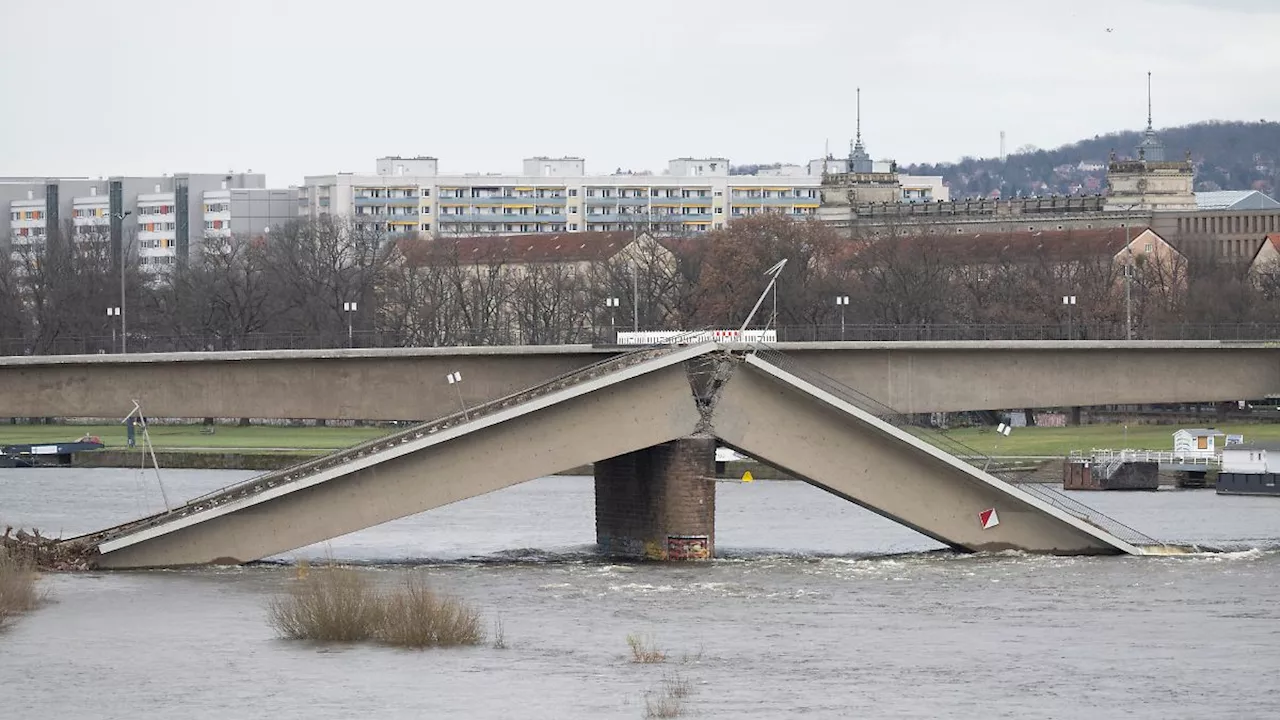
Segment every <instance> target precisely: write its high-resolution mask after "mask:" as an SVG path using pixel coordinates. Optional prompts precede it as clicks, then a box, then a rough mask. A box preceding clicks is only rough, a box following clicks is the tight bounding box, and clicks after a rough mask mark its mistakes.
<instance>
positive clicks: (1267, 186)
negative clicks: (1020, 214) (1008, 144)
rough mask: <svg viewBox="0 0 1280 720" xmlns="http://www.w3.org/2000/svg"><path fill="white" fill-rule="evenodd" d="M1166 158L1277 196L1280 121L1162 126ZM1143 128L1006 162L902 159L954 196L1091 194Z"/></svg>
mask: <svg viewBox="0 0 1280 720" xmlns="http://www.w3.org/2000/svg"><path fill="white" fill-rule="evenodd" d="M1158 132H1159V135H1160V139H1161V141H1162V142H1163V143H1164V146H1165V154H1166V157H1167V158H1168V159H1170V160H1174V159H1182V158H1183V157H1185V156H1186V153H1187V152H1190V153H1191V160H1192V162H1193V163H1195V166H1196V190H1197V191H1207V190H1260V191H1262V192H1264V193H1266V194H1268V195H1270V196H1271V197H1276V187H1277V185H1280V178H1278V176H1280V123H1278V122H1267V121H1265V120H1264V121H1261V122H1205V123H1197V124H1195V125H1186V126H1183V127H1176V128H1165V129H1162V130H1159V131H1158ZM1141 139H1142V137H1141V133H1140V132H1135V131H1125V132H1118V133H1109V134H1107V135H1096V136H1094V137H1093V138H1091V139H1089V140H1081V141H1079V142H1076V143H1072V144H1070V145H1064V146H1062V147H1060V148H1056V149H1053V150H1039V149H1036V148H1021V149H1020V151H1019V152H1017V153H1015V154H1012V155H1009V156H1008V157H1007V158H1006V159H1005V160H1004V161H1003V162H1001V161H1000V160H999V159H998V158H988V159H977V158H964V159H963V160H961V161H960V162H958V163H940V164H936V165H935V164H928V163H921V164H912V165H904V166H900V170H901V171H903V172H907V173H911V174H913V175H941V176H942V177H943V178H944V180H945V182H946V183H947V185H948V186H950V188H951V197H952V198H956V199H959V198H965V197H978V196H993V195H994V194H995V193H997V192H998V193H999V196H1000V197H1004V198H1010V197H1014V196H1018V195H1023V196H1026V195H1050V194H1057V195H1080V194H1086V195H1092V194H1094V193H1100V192H1103V191H1104V190H1105V188H1106V174H1107V173H1106V163H1107V159H1108V156H1109V154H1110V153H1111V151H1112V150H1115V152H1116V155H1118V156H1120V157H1132V156H1133V155H1134V154H1135V153H1136V152H1137V151H1136V150H1135V149H1134V148H1136V147H1137V145H1138V143H1139V142H1140V141H1141Z"/></svg>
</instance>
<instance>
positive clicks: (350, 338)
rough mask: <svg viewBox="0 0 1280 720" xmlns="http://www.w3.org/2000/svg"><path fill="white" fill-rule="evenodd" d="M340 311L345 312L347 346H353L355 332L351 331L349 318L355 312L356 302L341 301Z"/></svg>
mask: <svg viewBox="0 0 1280 720" xmlns="http://www.w3.org/2000/svg"><path fill="white" fill-rule="evenodd" d="M342 311H343V312H345V313H346V314H347V347H348V348H353V347H355V346H356V345H355V333H354V332H353V331H352V328H351V318H352V316H354V315H355V314H356V303H354V302H344V303H342Z"/></svg>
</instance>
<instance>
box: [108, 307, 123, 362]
mask: <svg viewBox="0 0 1280 720" xmlns="http://www.w3.org/2000/svg"><path fill="white" fill-rule="evenodd" d="M107 317H119V318H123V317H124V316H123V315H121V314H120V308H118V307H109V308H107ZM115 351H116V324H115V323H111V352H115Z"/></svg>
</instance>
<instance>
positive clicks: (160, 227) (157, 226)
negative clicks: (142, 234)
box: [138, 222, 178, 232]
mask: <svg viewBox="0 0 1280 720" xmlns="http://www.w3.org/2000/svg"><path fill="white" fill-rule="evenodd" d="M138 229H139V230H144V231H146V232H165V231H166V230H176V229H178V225H177V223H171V222H158V223H139V225H138Z"/></svg>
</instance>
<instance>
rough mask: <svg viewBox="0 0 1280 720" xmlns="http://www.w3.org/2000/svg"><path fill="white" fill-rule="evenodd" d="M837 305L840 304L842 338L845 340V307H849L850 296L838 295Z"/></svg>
mask: <svg viewBox="0 0 1280 720" xmlns="http://www.w3.org/2000/svg"><path fill="white" fill-rule="evenodd" d="M836 305H839V306H840V339H841V340H844V309H845V308H847V307H849V296H848V295H837V296H836Z"/></svg>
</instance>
